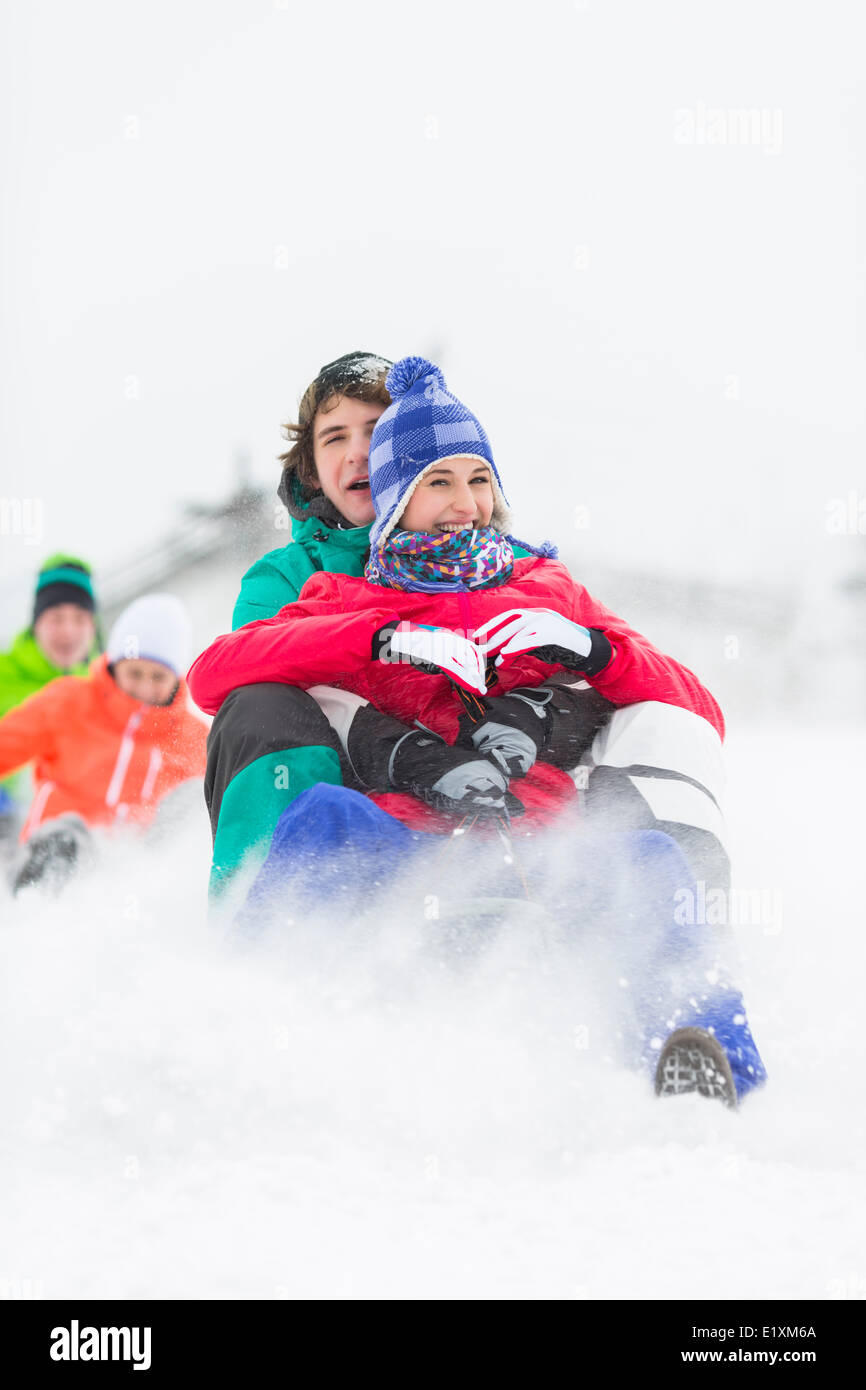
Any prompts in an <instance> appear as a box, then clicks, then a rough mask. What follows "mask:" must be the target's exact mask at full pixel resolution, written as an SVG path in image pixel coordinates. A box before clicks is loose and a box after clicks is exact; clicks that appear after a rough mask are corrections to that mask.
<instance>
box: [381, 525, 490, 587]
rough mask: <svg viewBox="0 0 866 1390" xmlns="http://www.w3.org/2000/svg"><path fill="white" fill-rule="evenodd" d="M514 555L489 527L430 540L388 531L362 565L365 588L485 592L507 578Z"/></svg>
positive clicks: (421, 534) (411, 533)
mask: <svg viewBox="0 0 866 1390" xmlns="http://www.w3.org/2000/svg"><path fill="white" fill-rule="evenodd" d="M513 568H514V551H513V550H512V548H511V542H510V540H509V539H508V537H507V536H503V535H502V534H501V533H500V532H499V531H494V530H493V527H492V526H481V527H478V528H477V529H471V530H470V529H469V528H467V529H466V530H465V531H453V532H451V534H450V535H441V536H431V535H429V534H428V532H426V531H392V532H391V534H390V536H389V537H388V539H387V540H386V541H385V544H384V545H383V546H382V547H381V548H380V549H379V550H376V551H374V552H373V553H372V554H371V556H370V558H369V560H368V561H367V565H366V568H365V570H364V578H365V579H367V580H368V581H369V583H370V584H384V585H386V586H387V587H388V588H391V589H409V590H413V591H415V592H418V593H422V594H436V593H439V594H457V593H465V592H466V591H467V590H468V589H485V588H487V587H489V586H491V585H494V584H504V583H505V582H506V581H507V580H508V579H510V578H511V571H512V569H513Z"/></svg>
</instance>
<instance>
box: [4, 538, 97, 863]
mask: <svg viewBox="0 0 866 1390" xmlns="http://www.w3.org/2000/svg"><path fill="white" fill-rule="evenodd" d="M99 650H100V649H99V640H98V633H97V626H96V599H95V597H94V593H93V580H92V574H91V569H90V566H89V565H88V564H86V563H85V561H84V560H80V559H78V557H77V556H75V555H65V554H58V555H51V556H49V558H48V559H47V560H45V561H44V563H43V564H42V566H41V568H40V570H39V573H38V575H37V576H36V592H35V595H34V599H33V616H32V618H31V621H30V625H29V627H26V628H25V629H24V631H23V632H19V633H18V635H17V637H15V639H14V641H13V642H12V645H11V647H9V649H8V651H5V652H0V718H2V716H3V715H4V714H8V712H9V710H11V709H15V708H16V707H17V706H18V705H20V704H21V703H22V701H24V700H26V699H27V697H28V696H29V695H35V694H36V691H37V690H41V689H42V687H43V686H44V685H47V684H48V682H49V681H53V680H55V679H56V678H57V676H70V675H72V676H85V675H87V670H88V667H89V664H90V662H91V660H92V659H93V658H94V657H95V656H98V655H99ZM28 792H29V787H28V784H27V778H26V774H25V773H24V772H18V773H15V774H14V775H13V776H11V777H8V778H6V779H5V781H3V782H0V837H2V838H4V839H5V838H7V837H8V836H9V835H14V833H15V827H16V823H17V820H18V818H19V814H20V809H21V807H20V803H21V802H22V801H26V800H27V798H28Z"/></svg>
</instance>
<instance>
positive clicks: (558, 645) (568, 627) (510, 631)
mask: <svg viewBox="0 0 866 1390" xmlns="http://www.w3.org/2000/svg"><path fill="white" fill-rule="evenodd" d="M472 636H473V638H475V640H476V641H477V642H478V643H479V649H480V650H481V651H482V652H486V653H490V652H498V653H499V655H498V656H497V658H496V665H497V666H501V665H502V662H503V659H504V658H505V657H506V656H517V655H518V654H519V653H520V652H536V651H537V652H538V653H539V656H541V658H542V660H548V661H553V662H556V663H557V664H558V665H562V666H571V667H573V668H574V669H576V670H579V669H580V666H581V663H582V662H583V661H584V660H585V659H586V658H587V657H588V656H589V654H590V652H591V651H592V633H591V632H590V631H589V629H588V628H585V627H580V626H579V625H578V624H577V623H573V622H571V621H570V619H568V618H563V616H562V614H561V613H554V611H553V609H551V608H511V609H509V611H508V612H507V613H499V614H498V615H497V616H496V617H495V618H491V619H490V621H489V622H488V623H483V624H482V626H481V627H477V628H476V629H475V631H474V632H473V634H472Z"/></svg>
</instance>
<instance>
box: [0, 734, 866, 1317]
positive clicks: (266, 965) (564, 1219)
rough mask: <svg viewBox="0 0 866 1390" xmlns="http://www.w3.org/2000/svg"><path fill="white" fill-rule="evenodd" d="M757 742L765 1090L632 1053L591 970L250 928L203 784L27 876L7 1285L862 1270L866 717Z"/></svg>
mask: <svg viewBox="0 0 866 1390" xmlns="http://www.w3.org/2000/svg"><path fill="white" fill-rule="evenodd" d="M728 746H729V773H730V799H729V812H730V821H731V828H732V832H733V837H734V845H735V865H736V879H737V883H738V885H740V886H741V887H743V888H749V889H752V890H755V891H760V892H761V893H762V894H763V897H762V899H761V901H762V902H763V903H764V905H765V906H764V907H763V908H762V909H761V912H760V913H759V920H757V921H754V922H752V923H751V924H747V925H743V926H742V927H740V928H739V929H738V931H737V939H738V945H739V950H740V954H741V958H742V963H743V971H742V978H743V982H744V986H745V990H746V998H747V1003H748V1005H749V1010H750V1017H751V1022H752V1027H753V1031H754V1032H755V1035H756V1037H757V1039H758V1041H759V1044H760V1046H761V1048H762V1050H763V1053H764V1057H765V1060H766V1063H767V1066H768V1069H769V1072H770V1078H771V1079H770V1084H769V1086H768V1087H767V1089H766V1090H765V1091H764V1092H763V1093H761V1094H758V1095H755V1096H753V1097H752V1098H751V1099H750V1100H748V1101H747V1103H746V1105H745V1106H744V1108H743V1110H742V1111H741V1112H740V1113H738V1114H729V1113H728V1112H726V1111H724V1110H723V1109H722V1108H721V1107H718V1106H716V1105H713V1104H711V1103H709V1102H707V1101H704V1100H702V1099H700V1098H697V1097H694V1098H692V1097H688V1098H683V1099H680V1100H678V1101H671V1102H667V1103H662V1102H658V1101H656V1100H655V1099H654V1098H653V1096H652V1095H651V1094H650V1092H649V1087H648V1084H647V1083H646V1081H645V1080H643V1079H642V1078H640V1077H637V1076H634V1075H631V1074H628V1073H625V1072H622V1071H620V1070H619V1069H617V1068H614V1067H611V1066H610V1065H609V1064H608V1063H606V1061H605V1058H604V1048H603V1046H601V1047H599V1046H594V1042H595V1039H596V1038H597V1037H599V1036H602V1035H603V1027H602V1028H601V1031H599V1029H598V1027H597V1026H596V1024H597V1022H598V1020H596V1019H594V1018H593V1016H592V1010H593V1003H592V1000H591V999H589V998H587V997H581V995H580V988H579V984H578V987H577V988H576V991H575V996H574V1003H573V1005H572V1004H571V1003H570V1001H569V999H568V997H567V991H565V992H564V991H563V990H562V989H561V988H559V989H558V990H554V991H551V989H550V987H549V981H548V982H547V983H545V982H544V980H543V979H542V978H540V977H539V978H535V977H534V976H533V973H532V972H531V971H530V972H527V971H521V970H519V969H514V968H508V967H507V966H506V965H504V964H502V962H501V961H500V962H498V963H497V962H492V963H490V964H488V965H487V966H486V967H481V968H480V971H479V973H476V974H474V975H473V974H472V973H471V972H469V974H467V975H465V976H463V977H460V978H457V979H455V978H454V977H453V976H452V975H450V974H446V973H443V974H440V975H438V976H437V974H436V972H435V971H433V972H432V973H430V972H428V974H427V975H426V976H425V977H424V978H423V979H420V980H418V981H412V980H408V979H405V978H404V980H403V984H402V985H401V984H400V975H399V972H396V973H394V972H392V974H391V975H390V976H389V978H388V980H387V981H386V982H385V983H384V984H383V981H382V979H381V978H379V968H380V965H381V952H380V948H379V947H377V946H375V945H371V946H370V948H369V950H367V949H363V950H361V951H360V952H357V953H355V955H354V957H353V958H352V960H351V961H347V960H345V959H340V957H339V954H337V955H336V956H335V955H334V954H332V953H330V952H329V949H328V943H327V942H325V941H321V942H320V943H319V944H318V945H315V944H314V945H311V944H310V943H309V942H307V944H306V945H305V946H304V947H303V949H301V950H299V952H298V954H297V958H295V959H291V958H287V957H286V956H285V955H277V956H273V955H269V954H268V953H265V954H261V953H257V952H253V953H251V954H243V953H238V952H237V951H236V950H231V949H228V948H227V947H226V945H225V943H224V942H222V941H221V940H220V939H219V938H218V937H217V936H215V935H214V933H213V931H212V930H209V928H208V926H207V923H206V920H205V883H206V872H207V861H208V847H209V846H208V833H207V826H206V821H205V818H204V814H202V817H201V820H200V821H199V822H197V823H196V824H194V825H192V826H190V827H189V828H188V830H187V831H186V832H185V834H183V835H181V836H178V837H177V838H176V839H175V840H174V841H173V842H171V843H170V844H168V845H166V846H165V847H164V848H162V849H161V850H159V851H158V852H157V851H155V850H152V851H150V853H149V857H148V856H146V855H145V854H144V852H143V851H141V850H140V849H137V850H135V852H134V853H131V854H127V855H126V856H124V857H123V858H122V861H121V862H118V863H117V864H116V865H115V866H114V868H113V870H112V872H111V874H110V875H108V876H107V877H103V878H102V879H101V880H100V881H99V882H96V881H90V882H86V883H84V882H83V883H81V884H79V885H77V886H76V887H74V888H73V889H71V890H70V891H69V892H68V893H67V895H66V896H65V897H63V898H62V899H60V900H58V901H56V902H47V903H46V902H45V901H42V900H39V899H38V898H37V897H36V896H35V895H33V894H31V895H30V897H29V900H25V899H24V898H22V899H20V900H18V901H16V902H14V903H13V902H12V901H11V900H9V899H6V898H4V901H3V909H4V910H3V918H4V925H3V929H2V931H0V954H2V978H3V986H2V990H3V997H2V1007H0V1059H2V1068H3V1081H2V1095H3V1101H4V1104H3V1126H2V1141H0V1142H2V1171H0V1229H2V1231H3V1237H2V1248H0V1293H5V1294H6V1295H7V1296H10V1295H11V1296H21V1295H22V1294H23V1295H28V1294H30V1295H32V1294H36V1295H41V1296H43V1297H45V1298H71V1297H85V1298H131V1297H143V1298H172V1299H176V1298H195V1297H204V1298H266V1299H269V1298H280V1297H287V1298H294V1297H302V1298H304V1297H306V1298H310V1297H313V1298H315V1297H325V1298H355V1297H372V1298H407V1297H408V1298H470V1299H472V1298H545V1299H548V1298H552V1299H594V1298H605V1299H607V1298H614V1299H618V1298H626V1299H628V1298H641V1297H661V1298H679V1297H699V1298H707V1299H716V1298H720V1299H724V1298H734V1297H754V1298H769V1297H779V1298H799V1297H805V1298H818V1299H824V1298H837V1297H861V1298H862V1297H864V1295H866V1248H864V1235H866V1230H864V1228H866V1213H864V1203H863V1196H862V1194H863V1187H864V1168H866V1162H864V1155H866V1144H864V1119H863V1106H862V1099H863V1081H862V1074H863V1064H862V1024H861V1017H860V1014H861V1010H860V999H861V994H862V980H863V978H864V965H866V946H864V934H863V930H862V916H863V914H862V903H861V899H860V895H859V891H858V889H859V868H860V864H861V859H862V831H861V826H862V814H861V811H860V807H859V805H858V804H856V803H855V797H857V796H859V788H860V787H861V786H862V775H861V776H859V777H858V776H857V775H856V768H857V767H859V769H860V771H861V773H862V765H863V755H864V753H866V733H864V732H863V731H861V730H854V731H852V730H844V729H840V730H838V731H837V732H835V733H832V734H831V733H828V732H827V731H826V730H823V731H821V732H820V733H818V732H817V731H815V730H810V729H806V728H788V729H785V728H776V729H772V730H771V729H768V728H763V727H762V728H756V729H741V730H735V731H734V732H733V733H731V735H730V736H729V745H728ZM560 984H561V982H560ZM601 1022H602V1024H603V1020H602V1021H601Z"/></svg>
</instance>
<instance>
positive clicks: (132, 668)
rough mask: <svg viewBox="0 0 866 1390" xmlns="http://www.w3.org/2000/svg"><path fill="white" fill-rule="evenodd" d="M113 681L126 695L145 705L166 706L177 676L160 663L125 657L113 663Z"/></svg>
mask: <svg viewBox="0 0 866 1390" xmlns="http://www.w3.org/2000/svg"><path fill="white" fill-rule="evenodd" d="M112 669H113V671H114V679H115V680H116V681H117V684H118V685H119V686H120V688H121V690H122V691H124V693H125V694H126V695H131V696H132V698H133V700H143V701H144V703H145V704H146V705H167V704H168V703H169V701H170V699H171V697H172V695H173V693H174V688H175V686H176V685H177V676H176V675H175V674H174V671H172V670H171V668H170V667H169V666H163V664H162V662H161V661H144V660H142V659H140V658H138V657H126V658H124V660H122V661H115V663H114V666H113V668H112Z"/></svg>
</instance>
